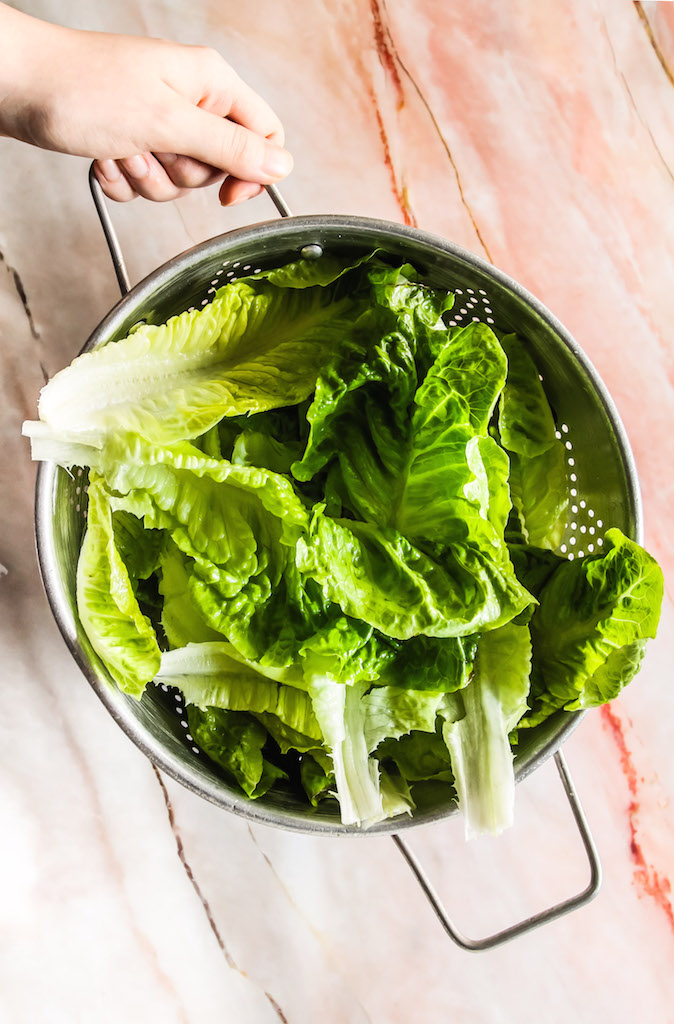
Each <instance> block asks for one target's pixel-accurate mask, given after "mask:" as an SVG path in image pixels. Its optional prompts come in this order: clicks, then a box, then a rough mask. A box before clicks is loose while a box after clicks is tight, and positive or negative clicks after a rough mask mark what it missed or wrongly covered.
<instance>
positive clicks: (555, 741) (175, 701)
mask: <svg viewBox="0 0 674 1024" xmlns="http://www.w3.org/2000/svg"><path fill="white" fill-rule="evenodd" d="M90 180H91V181H92V192H93V195H94V200H95V201H96V205H97V209H98V210H99V215H100V216H101V222H102V224H103V228H104V231H105V233H106V238H107V239H108V243H109V245H110V250H111V255H112V257H113V263H114V265H115V270H116V273H117V276H118V280H119V282H120V287H121V288H122V291H123V292H124V290H125V288H126V284H127V279H125V276H124V273H120V268H122V269H123V270H124V272H125V268H124V264H123V259H122V257H121V252H120V251H119V246H118V244H117V242H116V238H115V236H114V229H112V226H111V224H110V221H109V218H108V217H107V211H105V207H104V204H103V203H102V194H101V193H100V188H98V190H97V188H96V186H97V185H98V183H97V182H96V181H95V178H90ZM268 191H270V194H271V195H272V199H273V200H274V202H275V205H276V206H277V209H279V211H280V212H281V213H282V214H283V216H284V217H287V216H288V214H289V211H288V209H287V206H286V205H285V203H284V202H283V200H282V199H281V197H280V196H279V195H278V190H276V189H273V191H272V190H271V189H270V190H268ZM97 194H98V199H100V200H101V201H100V202H99V201H98V199H97ZM275 195H276V198H274V196H275ZM277 200H278V201H277ZM101 209H103V210H104V211H105V216H104V214H103V213H101ZM284 210H285V211H287V213H284ZM106 225H107V226H106ZM306 246H311V247H316V249H315V250H314V255H317V251H316V250H318V251H320V252H324V251H325V252H328V253H330V254H331V255H342V256H343V257H345V258H348V257H351V256H354V255H357V254H361V253H364V252H368V251H371V250H372V249H374V248H378V249H380V250H382V251H383V252H385V253H388V254H390V256H391V257H393V258H400V259H401V261H406V262H411V263H413V264H414V265H415V266H416V267H417V268H418V269H419V270H420V271H421V272H422V273H423V274H424V278H425V280H427V281H428V283H429V284H431V285H435V286H438V287H444V288H448V289H450V290H452V291H454V293H455V295H456V303H455V307H454V309H453V310H452V314H451V315H452V318H453V320H452V322H453V323H456V324H460V323H467V322H469V320H470V319H473V318H475V319H477V318H478V316H479V318H480V319H483V320H486V321H487V322H488V323H493V324H494V325H495V326H496V327H497V328H499V329H500V330H502V331H506V332H507V331H517V332H518V333H520V334H522V335H523V336H525V337H526V338H527V339H528V340H529V342H530V344H531V346H532V348H533V350H534V353H535V358H536V361H537V364H538V367H539V371H540V373H541V375H542V377H543V379H544V381H545V387H546V392H547V394H548V396H549V398H550V401H551V404H552V406H553V409H554V410H555V413H556V420H557V422H558V424H559V425H560V433H561V436H562V437H563V439H564V441H565V444H566V447H567V451H568V460H569V493H570V499H571V504H570V521H569V526H568V528H567V532H566V536H565V538H564V544H563V549H564V550H565V551H567V552H568V553H569V556H570V557H574V555H575V554H576V553H577V554H578V555H581V554H582V553H583V552H584V551H589V550H592V549H593V548H594V549H598V548H599V546H600V544H601V540H600V535H601V533H602V532H603V531H604V529H606V528H608V527H609V526H617V527H619V528H620V529H622V530H623V532H625V533H626V534H627V535H629V536H631V537H633V538H634V539H636V540H638V541H640V540H641V536H642V519H641V502H640V495H639V487H638V481H637V475H636V470H635V466H634V460H633V457H632V454H631V451H630V448H629V443H628V441H627V437H626V435H625V431H624V429H623V426H622V424H621V422H620V419H619V416H618V413H617V411H616V409H615V406H614V404H613V402H612V400H611V398H610V396H609V394H608V393H607V391H606V388H605V387H604V385H603V383H602V381H601V380H600V378H599V376H598V374H597V372H596V370H595V369H594V367H593V366H592V365H591V363H590V362H589V360H588V359H587V357H586V356H585V355H584V353H583V352H582V350H581V349H580V347H579V345H578V344H577V342H576V341H575V340H574V339H573V338H572V337H571V335H570V334H569V333H568V332H567V331H566V330H565V328H564V327H563V326H562V325H561V324H560V323H559V321H558V320H556V318H555V317H554V316H553V315H552V314H551V313H550V312H549V311H548V310H547V309H546V308H545V307H544V306H543V305H542V304H541V303H540V302H538V300H537V299H535V298H534V297H533V296H532V295H530V294H529V293H528V292H527V291H526V290H525V289H524V288H522V287H521V286H520V285H519V284H517V282H515V281H513V280H512V279H511V278H509V277H508V276H507V275H506V274H503V273H502V272H501V271H499V270H496V269H495V268H494V267H492V266H490V265H489V264H487V263H485V262H484V260H482V259H480V258H479V257H478V256H475V255H474V254H472V253H469V252H467V251H466V250H464V249H461V248H460V247H458V246H455V245H453V244H451V243H450V242H447V241H446V240H444V239H442V238H438V237H436V236H434V235H431V234H428V233H426V232H423V231H419V230H416V229H412V228H408V227H403V226H402V225H398V224H393V223H391V222H388V221H378V220H371V219H366V218H358V217H340V216H315V217H311V216H309V217H293V218H292V219H284V220H282V221H272V222H265V223H262V224H257V225H253V226H251V227H247V228H241V229H238V230H235V231H231V232H229V233H227V234H224V235H220V236H218V237H216V238H213V239H210V240H209V241H207V242H204V243H203V244H201V245H198V246H195V247H194V248H192V249H189V250H187V251H186V252H184V253H182V254H181V255H179V256H177V257H175V258H174V259H172V260H170V261H169V262H168V263H166V264H164V266H162V267H160V268H159V269H158V270H156V271H154V273H152V274H150V275H149V276H148V277H147V278H145V280H143V281H141V282H140V283H139V284H137V285H136V286H135V287H134V288H133V289H131V291H129V293H128V295H126V297H125V298H124V299H122V301H120V302H119V303H118V304H117V305H116V306H115V307H114V308H113V309H112V310H111V312H110V313H109V314H108V315H107V316H106V317H105V319H104V320H103V321H102V322H101V323H100V324H99V326H98V327H97V328H96V330H95V331H94V332H93V334H92V335H91V337H90V338H89V339H88V341H87V342H86V344H85V346H84V348H83V351H87V350H89V349H92V348H95V347H97V346H99V345H103V344H107V343H108V342H111V341H115V340H117V339H119V338H122V337H124V336H125V335H126V334H127V333H128V332H129V329H130V328H131V327H132V326H133V325H134V324H135V323H137V322H138V321H139V320H141V319H142V320H145V321H146V322H148V323H157V324H159V323H163V322H165V321H166V320H167V319H168V318H169V317H170V316H172V315H174V314H176V313H179V312H181V311H182V310H184V309H187V308H189V307H191V306H198V305H200V304H201V305H203V304H205V303H206V302H207V301H208V297H209V294H212V293H213V291H214V290H215V286H216V285H217V284H219V283H223V284H224V283H226V282H227V281H230V280H234V279H235V278H236V277H237V276H242V275H245V274H248V273H254V272H255V271H257V270H260V269H265V268H268V267H272V266H279V265H281V264H283V263H284V262H288V261H290V260H293V259H296V258H297V257H298V255H299V254H300V253H301V252H302V250H303V248H305V247H306ZM81 484H82V478H81V476H80V477H78V476H75V477H72V478H71V477H70V476H69V475H68V474H67V473H65V472H64V471H63V470H60V469H58V468H57V467H55V466H54V465H51V464H42V465H41V466H40V467H39V470H38V479H37V490H36V534H37V545H38V555H39V561H40V567H41V571H42V576H43V580H44V585H45V589H46V592H47V595H48V598H49V601H50V604H51V607H52V610H53V612H54V616H55V618H56V621H57V623H58V626H59V628H60V630H61V633H62V634H63V636H64V639H65V640H66V643H67V644H68V646H69V648H70V650H71V652H72V654H73V656H74V658H75V660H76V661H77V663H78V664H79V666H80V668H81V669H82V671H83V673H84V675H85V676H86V677H87V679H88V680H89V682H90V683H91V685H92V686H93V688H94V690H95V691H96V693H97V694H98V696H99V697H100V699H101V700H102V701H103V703H104V704H105V706H106V707H107V709H108V711H109V712H110V713H111V715H112V716H113V718H114V719H115V720H116V721H117V722H118V724H119V725H120V727H121V728H122V729H124V731H125V732H126V734H127V735H128V736H129V737H130V738H131V739H132V740H133V741H134V743H136V745H137V746H138V747H139V748H140V749H141V750H142V751H143V752H144V753H145V754H146V755H147V756H148V757H149V758H150V759H151V760H152V761H153V762H154V763H155V764H157V765H158V766H159V767H160V768H162V769H163V770H164V771H166V772H167V773H168V774H169V775H171V776H172V777H173V778H175V779H176V780H177V781H179V782H181V783H182V784H183V785H185V786H187V787H188V788H189V789H191V790H193V791H194V792H195V793H198V794H199V795H200V796H203V797H204V798H205V799H207V800H210V801H212V802H213V803H215V804H217V805H219V806H221V807H223V808H225V809H227V810H230V811H232V812H234V813H235V814H240V815H242V816H244V817H246V818H249V819H251V820H253V821H257V822H260V823H263V824H268V825H274V826H277V827H281V828H287V829H292V830H295V831H301V832H308V833H312V834H318V835H332V836H336V835H351V836H361V835H365V836H369V835H377V834H382V833H397V832H399V831H401V830H403V829H408V828H411V827H414V826H416V825H420V824H428V823H430V822H434V821H439V820H441V819H443V818H446V817H447V816H449V815H451V814H453V813H455V811H456V807H455V804H454V803H453V801H449V800H447V799H446V798H440V797H438V795H437V794H435V795H434V796H428V795H426V796H424V797H423V798H422V799H421V800H420V802H419V806H418V807H417V810H416V811H415V813H414V816H413V817H411V818H410V817H405V818H403V819H402V820H395V821H385V822H381V823H379V824H378V825H376V826H374V827H373V828H371V829H369V830H368V831H367V832H363V831H362V830H359V829H357V828H355V827H348V826H344V825H342V824H341V822H340V820H339V810H338V807H337V804H336V802H334V801H333V802H328V803H327V804H324V805H323V806H322V807H320V808H319V809H316V810H312V809H310V808H307V807H306V806H304V804H303V803H302V802H301V800H300V799H299V798H298V797H297V796H295V795H294V794H293V793H292V792H291V791H290V790H289V789H287V790H284V789H279V790H278V791H276V792H271V793H269V794H267V796H265V797H264V798H262V799H261V800H258V801H250V800H248V799H247V798H246V797H245V796H243V795H242V794H241V793H237V792H236V791H235V789H234V788H233V787H232V786H230V785H228V784H227V783H226V782H225V781H224V780H223V779H222V778H221V777H220V776H219V775H218V773H217V770H216V769H214V767H213V766H212V765H211V764H210V762H208V760H207V758H205V757H203V756H201V755H200V753H199V751H198V750H197V749H196V748H195V747H194V746H193V745H192V744H191V743H190V742H189V741H188V739H187V737H186V732H185V730H184V728H183V727H182V726H181V724H180V720H181V718H182V717H183V716H182V715H181V714H180V711H181V710H182V701H181V699H180V696H179V695H175V694H173V693H171V692H170V691H166V690H165V689H164V688H160V687H151V688H148V691H147V692H146V693H145V694H144V696H143V699H142V700H141V701H140V702H137V701H135V700H133V699H132V698H130V697H128V696H126V695H125V694H123V693H121V692H120V691H119V690H118V689H117V687H116V686H115V684H114V683H113V681H112V680H111V679H110V677H109V675H108V674H107V672H106V670H105V667H104V666H103V665H102V664H101V662H100V661H99V660H98V658H97V657H96V655H95V653H94V652H93V651H92V649H91V646H90V644H89V642H88V640H87V637H86V635H85V634H84V632H83V630H82V628H81V626H80V624H79V621H78V618H77V612H76V604H75V567H76V563H77V555H78V551H79V545H80V540H81V535H82V532H83V529H84V522H85V519H84V517H85V511H84V501H83V495H82V494H81V493H80V491H81ZM176 711H178V712H179V714H176ZM582 714H583V713H581V712H579V713H575V714H564V713H559V714H557V715H556V716H554V717H553V718H551V719H550V720H548V722H546V723H544V724H543V725H542V726H540V727H539V728H538V729H536V730H531V731H530V732H528V734H527V735H525V736H524V737H523V738H522V739H521V742H520V744H519V747H518V750H517V754H516V757H515V772H516V778H517V780H518V781H520V780H521V779H523V778H525V777H526V776H527V775H528V774H529V773H530V772H532V771H534V770H535V769H536V768H537V767H538V766H539V765H540V764H542V763H543V762H544V761H545V760H546V759H547V758H548V757H550V756H551V755H552V754H553V753H555V752H556V751H557V749H558V748H559V746H560V745H561V743H562V742H563V741H564V740H565V739H566V738H567V737H568V735H569V734H570V733H571V732H572V730H573V729H574V728H575V727H576V726H577V724H578V722H579V721H580V719H581V717H582ZM558 767H559V764H558ZM561 771H562V769H561V768H560V772H561ZM567 781H568V786H567V795H568V796H569V799H570V800H571V801H572V806H574V813H576V810H575V806H576V805H574V800H575V794H574V793H573V787H572V785H571V783H570V780H567ZM578 811H579V814H580V817H579V815H578V814H576V820H577V822H578V825H579V828H580V830H581V835H582V836H583V841H584V842H585V845H586V849H587V851H588V856H589V857H590V861H591V863H592V868H593V882H592V883H591V885H590V887H588V889H587V890H585V892H584V893H582V894H580V895H579V896H577V897H573V898H572V899H571V900H568V901H565V903H564V904H562V905H561V906H563V907H566V908H567V909H568V910H570V909H573V907H575V906H579V905H581V904H582V903H583V902H587V901H588V900H589V899H591V898H592V895H594V893H595V892H596V889H597V887H598V884H599V868H598V862H597V860H596V853H595V852H594V847H593V845H592V842H591V838H590V837H589V834H588V832H587V828H586V825H585V822H584V818H583V817H582V812H580V809H579V807H578ZM396 842H397V843H398V845H399V846H401V848H403V847H404V843H403V842H402V840H401V839H400V838H399V837H396ZM408 860H409V862H410V863H411V864H412V860H411V859H410V858H408ZM412 866H413V869H414V870H415V871H416V872H417V876H418V877H419V880H420V882H421V883H422V885H423V886H424V888H425V891H426V892H427V895H429V898H431V894H430V891H429V887H428V886H427V884H425V880H424V878H423V873H422V872H421V871H420V869H419V870H417V867H418V866H417V867H415V866H414V864H412ZM431 902H433V899H432V898H431ZM434 907H435V909H436V912H437V913H438V914H439V916H440V917H441V919H443V918H446V914H445V913H444V911H442V910H441V908H439V904H437V900H436V901H435V903H434ZM564 912H567V910H560V909H559V907H553V908H550V909H549V910H548V911H546V912H544V914H542V915H538V916H537V918H536V919H535V923H530V924H528V923H527V922H523V923H522V924H521V925H516V926H514V928H513V929H509V930H508V936H507V937H511V933H512V935H514V934H519V933H521V931H523V930H528V928H530V927H534V926H535V924H541V923H543V922H544V921H545V920H550V919H551V918H553V917H555V916H559V913H564ZM444 923H445V920H444V919H443V924H444ZM452 927H453V926H452ZM447 930H448V932H449V933H450V934H451V932H450V929H449V928H448V929H447ZM452 937H454V938H455V940H456V937H455V936H452ZM481 941H482V943H483V944H487V945H488V944H495V943H496V942H499V941H505V937H504V938H502V939H501V938H499V936H494V937H491V939H487V940H481ZM466 942H470V940H466ZM464 945H465V942H464ZM467 948H478V947H477V946H476V947H473V946H469V947H467ZM485 948H486V946H485Z"/></svg>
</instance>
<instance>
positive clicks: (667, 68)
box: [632, 0, 674, 85]
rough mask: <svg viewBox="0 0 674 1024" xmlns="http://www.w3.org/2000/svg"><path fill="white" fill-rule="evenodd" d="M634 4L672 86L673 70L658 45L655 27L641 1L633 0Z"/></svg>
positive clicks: (673, 82)
mask: <svg viewBox="0 0 674 1024" xmlns="http://www.w3.org/2000/svg"><path fill="white" fill-rule="evenodd" d="M632 2H633V4H634V8H635V10H636V12H637V14H638V16H639V20H640V21H641V24H642V25H643V27H644V31H645V33H646V35H647V36H648V41H649V43H650V44H651V46H652V47H653V52H654V53H655V56H656V57H657V58H658V60H659V62H660V66H661V67H662V70H663V71H664V73H665V74H666V75H667V78H668V79H669V83H670V85H674V73H672V69H671V68H670V66H669V64H668V63H667V58H666V57H665V55H664V53H663V52H662V50H661V49H660V45H659V43H658V41H657V39H656V37H655V32H654V31H653V27H652V25H651V23H650V21H649V18H648V15H647V14H646V11H645V10H644V7H643V4H642V3H641V2H640V0H632Z"/></svg>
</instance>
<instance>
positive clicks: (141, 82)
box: [0, 4, 292, 205]
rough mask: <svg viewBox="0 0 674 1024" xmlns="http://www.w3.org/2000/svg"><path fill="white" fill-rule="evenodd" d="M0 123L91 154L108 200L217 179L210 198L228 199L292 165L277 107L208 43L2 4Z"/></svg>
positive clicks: (172, 193) (46, 143)
mask: <svg viewBox="0 0 674 1024" xmlns="http://www.w3.org/2000/svg"><path fill="white" fill-rule="evenodd" d="M0 134H4V135H10V136H12V137H14V138H17V139H20V140H22V141H24V142H28V143H31V144H32V145H35V146H40V147H41V148H43V149H51V150H57V151H58V152H62V153H71V154H74V155H77V156H87V157H92V158H93V159H94V160H95V170H96V176H97V177H98V180H99V182H100V183H101V187H102V188H103V191H104V192H105V194H106V195H107V196H108V197H109V198H110V199H114V200H117V201H118V202H126V201H128V200H129V199H135V198H136V196H138V195H140V196H144V197H145V198H146V199H153V200H158V201H166V200H169V199H175V198H177V197H178V196H180V195H183V194H184V193H185V192H186V191H187V190H189V189H191V188H199V187H201V186H203V185H210V184H213V183H215V182H216V181H219V180H221V179H223V178H224V181H223V183H222V185H221V188H220V201H221V203H223V205H233V204H235V203H238V202H242V201H243V200H244V199H250V198H252V197H253V196H255V195H257V194H258V193H259V192H261V191H262V187H263V186H264V185H266V184H271V183H272V182H275V181H278V180H279V179H280V178H284V177H285V176H286V175H287V174H288V173H289V172H290V170H291V169H292V157H291V156H290V154H289V153H288V151H287V150H285V149H284V148H283V142H284V136H283V128H282V125H281V122H280V121H279V119H278V117H277V116H276V115H275V114H274V112H273V111H272V109H271V108H270V107H269V106H268V104H267V103H266V102H265V101H264V100H263V99H262V98H261V97H260V96H258V95H257V93H255V92H254V91H253V89H251V88H250V87H249V86H248V85H246V84H245V82H243V81H242V80H241V79H240V78H239V77H238V75H237V74H236V72H235V71H234V70H233V69H232V68H231V67H230V66H229V65H228V64H227V63H226V61H225V60H223V58H222V57H221V56H220V54H218V53H217V52H216V51H215V50H211V49H209V48H207V47H199V46H183V45H181V44H179V43H172V42H167V41H165V40H161V39H144V38H139V37H136V36H119V35H108V34H105V33H100V32H81V31H77V30H74V29H68V28H61V27H60V26H56V25H50V24H47V23H46V22H41V21H38V20H37V19H35V18H31V17H29V16H28V15H25V14H22V13H20V12H18V11H15V10H13V9H12V8H9V7H5V6H4V5H2V4H0Z"/></svg>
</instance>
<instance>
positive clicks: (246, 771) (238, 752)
mask: <svg viewBox="0 0 674 1024" xmlns="http://www.w3.org/2000/svg"><path fill="white" fill-rule="evenodd" d="M187 722H188V725H189V728H190V735H191V736H192V738H193V740H194V742H195V743H196V744H197V746H198V747H199V748H200V749H201V750H203V751H204V753H205V754H207V755H208V757H210V759H211V761H215V763H216V764H218V765H220V767H221V768H223V769H224V771H225V773H226V774H227V775H230V776H231V777H233V778H234V780H235V781H236V782H238V784H239V785H240V786H241V788H242V790H243V791H244V793H245V794H246V796H249V797H252V798H253V799H255V798H256V797H260V796H264V794H265V793H266V792H268V790H269V789H271V787H272V786H273V785H274V783H275V782H276V781H277V779H286V778H287V777H288V776H287V773H286V772H284V771H283V769H282V768H279V767H278V766H277V765H275V764H273V763H272V762H271V761H269V760H268V759H267V758H265V757H263V755H262V749H263V747H264V745H265V743H266V742H267V733H266V731H265V729H264V728H263V726H262V725H260V723H259V722H256V721H255V719H254V718H253V717H252V716H251V715H247V714H244V713H242V712H240V711H223V710H222V709H221V708H206V709H205V710H202V709H201V708H198V707H194V706H191V707H188V709H187Z"/></svg>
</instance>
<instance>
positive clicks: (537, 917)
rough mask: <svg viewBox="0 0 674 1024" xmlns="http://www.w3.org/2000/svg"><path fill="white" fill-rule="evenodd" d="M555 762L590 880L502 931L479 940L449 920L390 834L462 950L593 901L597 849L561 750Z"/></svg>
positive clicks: (408, 853)
mask: <svg viewBox="0 0 674 1024" xmlns="http://www.w3.org/2000/svg"><path fill="white" fill-rule="evenodd" d="M555 763H556V765H557V770H558V772H559V775H560V778H561V780H562V785H563V786H564V792H565V794H566V798H567V800H568V801H569V804H570V805H571V810H572V811H573V816H574V819H575V821H576V825H577V826H578V831H579V832H580V835H581V838H582V840H583V846H584V847H585V852H586V854H587V859H588V862H589V865H590V881H589V882H588V884H587V885H586V887H585V888H584V889H583V891H582V892H579V893H578V894H577V895H576V896H571V897H569V898H568V899H565V900H562V902H561V903H556V904H554V906H552V907H548V908H546V909H545V910H542V911H540V913H538V914H533V915H532V916H531V917H527V918H525V919H524V920H523V921H518V923H517V924H514V925H511V926H510V927H509V928H504V929H503V930H502V931H500V932H495V933H494V934H493V935H487V936H485V938H483V939H469V938H468V937H467V936H466V935H464V934H463V932H461V931H460V930H459V929H458V928H457V927H456V925H455V924H454V922H453V921H452V919H451V917H450V916H449V914H448V913H447V911H446V910H445V907H444V906H443V904H442V902H441V901H440V898H439V897H438V894H437V893H436V891H435V889H434V888H433V886H432V885H431V883H430V881H429V880H428V876H427V875H426V872H425V871H424V869H423V868H422V866H421V864H420V863H419V861H418V860H417V858H416V857H415V855H414V853H413V852H412V850H411V849H410V847H409V845H408V844H407V843H406V842H405V840H404V839H401V838H400V836H398V835H395V836H392V838H393V841H394V842H395V844H396V845H397V847H398V849H399V850H400V852H401V853H402V855H403V857H404V858H405V860H406V861H407V863H408V865H409V867H410V868H411V870H412V871H413V872H414V874H415V875H416V878H417V881H418V882H419V885H420V886H421V888H422V889H423V891H424V893H425V895H426V898H427V899H428V902H429V903H430V904H431V906H432V907H433V910H434V911H435V913H436V915H437V917H438V920H439V921H440V924H441V925H442V927H443V928H444V929H445V931H446V932H447V934H448V935H449V937H450V939H452V941H453V942H455V943H456V944H457V946H461V948H462V949H467V950H469V951H471V952H482V951H483V950H486V949H493V948H494V947H495V946H502V945H503V944H504V943H506V942H510V940H511V939H516V938H517V937H518V936H519V935H525V934H526V933H527V932H530V931H533V930H534V928H540V927H541V925H543V924H549V923H550V921H555V920H556V919H557V918H558V917H563V916H564V914H570V913H571V911H573V910H577V909H578V908H579V907H583V906H585V904H586V903H589V902H590V900H593V899H594V897H595V896H596V895H597V893H598V892H599V888H600V886H601V864H600V863H599V857H598V855H597V848H596V846H595V845H594V840H593V838H592V834H591V832H590V829H589V826H588V823H587V818H586V817H585V813H584V811H583V808H582V807H581V804H580V800H579V799H578V795H577V793H576V789H575V786H574V784H573V781H572V779H571V776H570V774H569V769H568V768H567V765H566V759H565V757H564V755H563V754H562V752H561V750H558V751H557V753H556V754H555ZM530 858H531V851H527V859H530Z"/></svg>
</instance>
